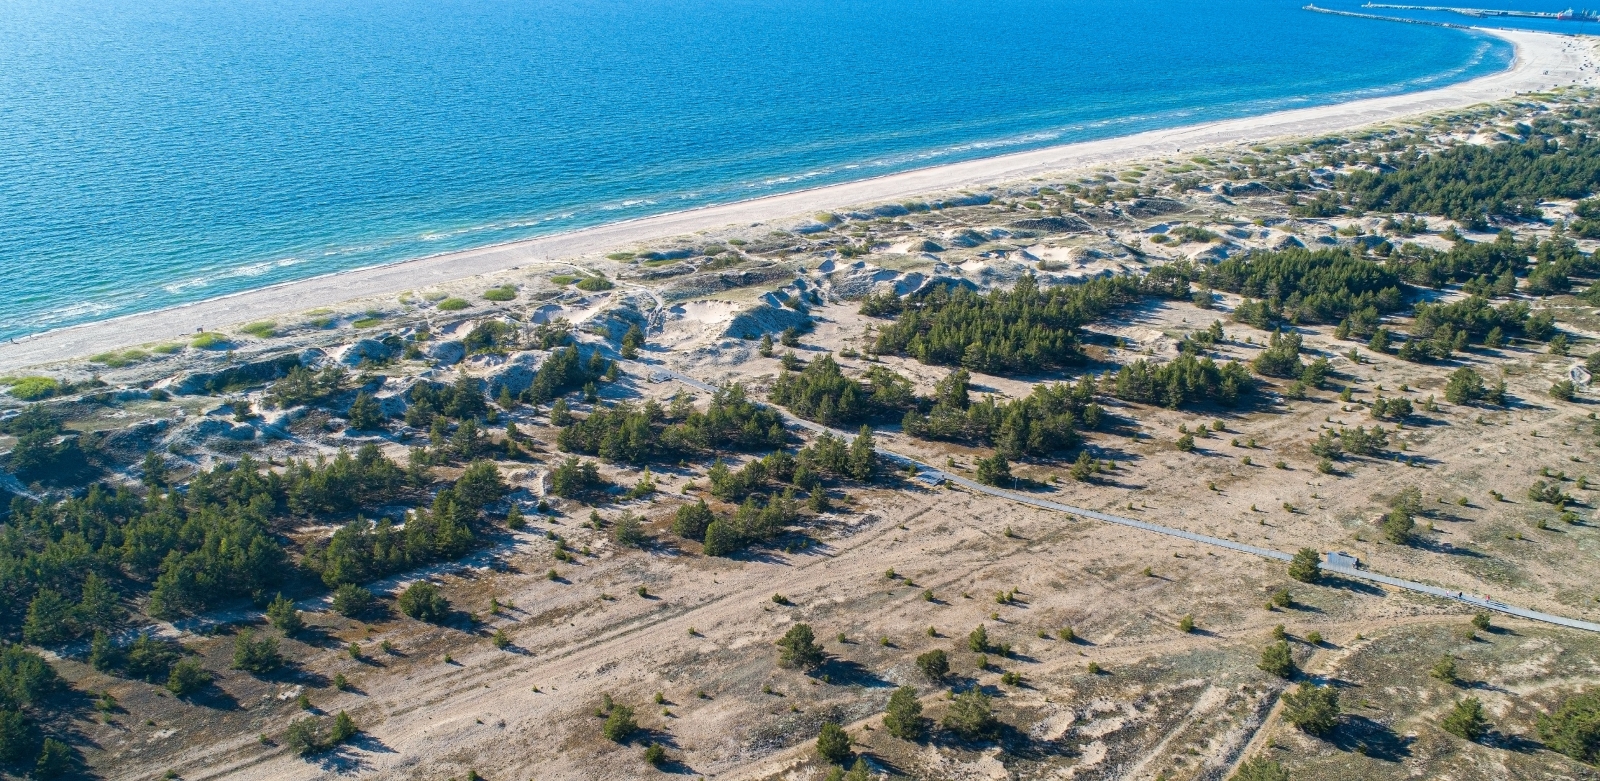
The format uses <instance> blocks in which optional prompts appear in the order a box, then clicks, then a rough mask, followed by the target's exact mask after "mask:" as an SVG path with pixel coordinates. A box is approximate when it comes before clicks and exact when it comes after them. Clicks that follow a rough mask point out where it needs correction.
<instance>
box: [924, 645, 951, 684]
mask: <svg viewBox="0 0 1600 781" xmlns="http://www.w3.org/2000/svg"><path fill="white" fill-rule="evenodd" d="M917 669H918V670H920V671H922V674H923V675H926V676H928V680H930V681H933V682H935V683H938V682H940V681H943V680H944V678H945V676H946V675H949V674H950V657H949V656H948V655H947V654H945V652H944V651H943V650H941V649H937V648H936V649H934V650H932V651H929V652H927V653H925V654H921V655H920V656H918V657H917Z"/></svg>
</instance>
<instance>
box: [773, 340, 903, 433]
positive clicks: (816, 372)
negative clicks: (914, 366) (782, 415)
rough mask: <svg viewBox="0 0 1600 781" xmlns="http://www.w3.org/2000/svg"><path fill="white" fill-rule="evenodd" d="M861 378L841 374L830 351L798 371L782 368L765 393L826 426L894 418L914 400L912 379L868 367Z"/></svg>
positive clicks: (796, 412) (778, 402)
mask: <svg viewBox="0 0 1600 781" xmlns="http://www.w3.org/2000/svg"><path fill="white" fill-rule="evenodd" d="M864 380H865V381H864V382H863V381H857V380H853V379H850V378H849V377H846V376H844V372H842V371H841V370H840V369H839V363H838V361H835V360H834V359H833V355H832V354H825V355H823V356H822V357H820V358H816V359H814V360H812V361H811V363H809V364H807V365H806V367H805V368H804V369H802V370H800V371H799V372H791V371H788V370H787V369H785V370H784V371H783V372H782V373H780V374H779V375H778V380H777V382H774V383H773V384H772V389H771V390H770V391H768V393H767V395H768V397H770V398H771V399H772V401H773V402H774V403H777V404H781V405H783V406H785V407H788V408H789V411H790V412H793V413H794V414H796V415H799V416H800V417H802V418H806V419H808V420H814V421H816V422H818V423H821V424H823V425H825V426H837V425H853V424H858V423H865V422H867V421H871V420H879V419H883V418H891V419H892V418H897V417H899V416H900V415H901V414H902V413H904V412H905V410H907V409H909V408H911V407H913V406H915V404H916V394H915V393H914V392H913V391H912V389H911V381H910V380H907V379H906V378H905V377H902V376H900V375H899V374H896V373H895V372H893V371H891V370H889V369H887V368H884V367H882V366H874V367H872V368H870V369H868V370H867V372H866V375H865V377H864Z"/></svg>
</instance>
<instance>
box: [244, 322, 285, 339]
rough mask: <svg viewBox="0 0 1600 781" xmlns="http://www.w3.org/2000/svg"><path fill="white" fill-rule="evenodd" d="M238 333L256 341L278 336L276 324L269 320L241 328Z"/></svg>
mask: <svg viewBox="0 0 1600 781" xmlns="http://www.w3.org/2000/svg"><path fill="white" fill-rule="evenodd" d="M239 333H241V334H248V335H250V336H254V337H255V338H257V339H271V338H272V337H274V336H277V335H278V324H277V323H275V322H273V321H271V320H261V321H258V322H254V323H249V324H247V325H245V326H243V327H241V328H240V329H239Z"/></svg>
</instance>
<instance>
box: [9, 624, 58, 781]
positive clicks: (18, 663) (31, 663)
mask: <svg viewBox="0 0 1600 781" xmlns="http://www.w3.org/2000/svg"><path fill="white" fill-rule="evenodd" d="M63 688H65V686H64V685H63V682H62V680H61V678H60V677H59V676H57V675H56V671H55V669H54V668H52V667H51V666H50V665H49V664H48V663H47V662H45V660H44V658H43V657H41V656H39V655H38V654H36V653H34V652H32V651H29V650H28V649H26V648H23V647H22V646H20V645H11V644H8V643H5V642H0V766H10V767H13V768H24V769H26V770H31V771H32V776H31V777H33V778H56V777H58V776H61V775H64V774H65V773H66V772H67V771H68V770H70V769H71V767H72V750H71V749H70V748H69V747H68V746H67V744H66V743H63V742H62V741H60V740H57V739H56V738H54V737H43V739H42V740H41V735H40V732H41V730H40V722H41V721H42V720H43V719H42V716H43V714H42V713H41V710H42V706H43V701H44V700H45V699H47V698H48V697H50V695H52V694H54V693H55V692H57V691H59V690H61V689H63ZM18 777H21V774H18Z"/></svg>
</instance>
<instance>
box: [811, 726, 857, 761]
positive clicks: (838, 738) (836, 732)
mask: <svg viewBox="0 0 1600 781" xmlns="http://www.w3.org/2000/svg"><path fill="white" fill-rule="evenodd" d="M817 756H819V757H821V758H822V761H824V762H827V763H829V764H833V765H842V764H844V762H845V760H847V759H849V758H850V736H849V735H848V734H846V733H845V731H844V729H843V728H841V727H840V726H839V725H838V724H835V723H833V722H831V721H825V722H823V723H822V730H821V732H819V733H818V734H817Z"/></svg>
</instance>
